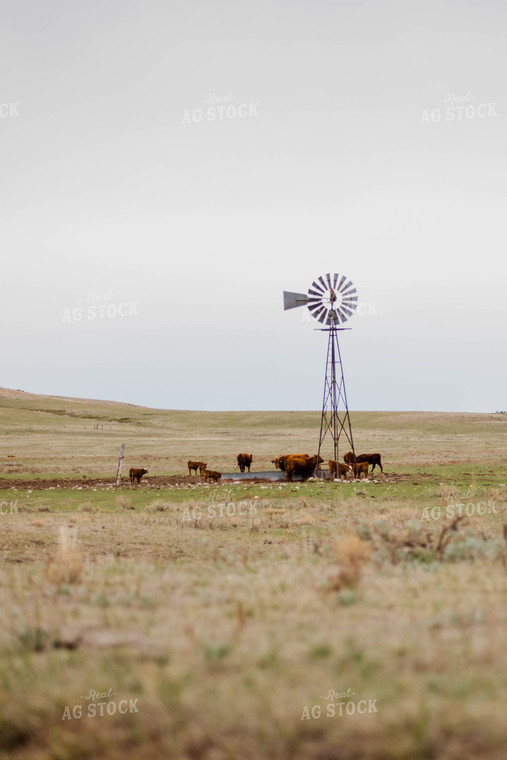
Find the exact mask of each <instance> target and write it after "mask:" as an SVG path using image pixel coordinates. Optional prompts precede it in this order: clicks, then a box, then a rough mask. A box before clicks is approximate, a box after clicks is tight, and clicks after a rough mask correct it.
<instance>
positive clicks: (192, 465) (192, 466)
mask: <svg viewBox="0 0 507 760" xmlns="http://www.w3.org/2000/svg"><path fill="white" fill-rule="evenodd" d="M207 466H208V465H207V463H206V462H192V461H191V460H189V461H188V462H187V467H188V474H189V475H191V474H192V470H195V474H196V475H197V470H199V471H200V473H201V475H202V472H203V470H205V469H206V467H207Z"/></svg>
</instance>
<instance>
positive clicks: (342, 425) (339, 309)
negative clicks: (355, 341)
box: [283, 274, 357, 461]
mask: <svg viewBox="0 0 507 760" xmlns="http://www.w3.org/2000/svg"><path fill="white" fill-rule="evenodd" d="M298 306H307V307H308V310H309V312H310V314H311V315H312V317H314V318H315V319H316V320H317V321H318V322H320V323H321V324H323V325H326V327H319V328H316V329H318V330H320V331H321V332H327V333H328V341H327V354H326V371H325V375H324V394H323V398H322V414H321V419H320V436H319V448H318V454H319V456H320V453H321V449H322V448H323V444H324V440H325V438H326V436H328V435H329V436H330V437H331V438H332V441H333V459H336V461H338V456H339V443H340V438H341V437H342V436H344V437H345V438H346V440H347V441H348V444H349V447H350V449H351V451H352V452H353V453H354V455H355V450H354V441H353V438H352V426H351V424H350V415H349V406H348V402H347V392H346V390H345V377H344V374H343V363H342V358H341V352H340V343H339V341H338V333H339V332H340V331H342V330H350V329H351V328H350V327H340V325H342V324H343V323H344V322H346V321H347V319H349V317H351V316H352V314H353V313H354V311H355V309H356V307H357V291H356V289H355V287H354V284H353V283H352V282H351V281H350V280H348V279H347V278H346V277H345V276H343V275H342V276H340V275H339V274H326V275H325V276H324V277H318V278H317V279H316V280H314V281H313V282H312V284H311V287H309V288H308V292H307V293H306V294H305V293H292V292H289V291H287V290H284V293H283V308H284V310H285V311H287V310H288V309H295V308H296V307H298Z"/></svg>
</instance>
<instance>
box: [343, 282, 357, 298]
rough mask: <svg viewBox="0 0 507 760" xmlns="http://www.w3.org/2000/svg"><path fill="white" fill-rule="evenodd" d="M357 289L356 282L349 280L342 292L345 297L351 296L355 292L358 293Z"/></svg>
mask: <svg viewBox="0 0 507 760" xmlns="http://www.w3.org/2000/svg"><path fill="white" fill-rule="evenodd" d="M356 292H357V291H356V289H355V287H354V284H353V283H352V282H349V283H348V284H347V285H345V287H343V288H342V290H341V294H342V296H343V297H344V298H345V297H346V296H350V295H352V294H353V293H356Z"/></svg>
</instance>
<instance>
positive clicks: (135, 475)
mask: <svg viewBox="0 0 507 760" xmlns="http://www.w3.org/2000/svg"><path fill="white" fill-rule="evenodd" d="M343 459H344V461H345V464H342V463H341V462H337V461H336V460H335V459H330V460H329V462H328V467H329V477H330V479H331V480H334V479H335V478H336V477H338V478H340V480H344V479H346V478H347V475H353V476H354V477H356V478H361V475H364V477H365V478H366V477H368V469H369V466H370V465H372V468H371V472H373V470H374V469H375V467H376V466H377V465H378V466H379V467H380V471H381V472H384V469H383V467H382V461H381V456H380V454H359V455H358V456H354V454H353V452H352V451H348V452H347V453H346V454H344V456H343ZM323 461H324V460H323V459H322V457H320V456H318V455H317V454H314V456H310V455H309V454H284V455H282V456H280V457H277V458H276V459H273V460H272V464H274V465H275V467H276V468H277V469H279V470H281V471H282V472H285V480H286V481H287V482H288V483H291V482H292V478H293V477H294V476H295V475H297V476H300V477H301V478H302V479H303V480H308V478H310V477H312V475H313V474H314V472H315V470H316V469H317V466H318V465H320V463H321V462H323ZM237 462H238V467H239V469H240V471H241V472H245V469H248V472H250V466H251V464H252V462H253V456H252V454H238V456H237ZM187 467H188V474H189V475H192V471H194V472H195V474H196V475H197V470H199V474H200V476H201V478H203V479H204V480H205V481H206V482H207V481H209V480H211V481H213V482H214V483H218V482H219V481H220V479H221V477H222V473H221V472H217V471H216V470H208V464H207V462H201V461H194V460H192V459H189V461H188V462H187ZM147 472H148V470H146V469H144V468H143V469H136V468H134V467H131V468H130V471H129V478H130V485H131V486H133V485H135V484H136V483H137V485H140V484H141V478H142V477H143V475H146V473H147Z"/></svg>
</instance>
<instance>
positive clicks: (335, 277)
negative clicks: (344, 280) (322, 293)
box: [333, 274, 338, 290]
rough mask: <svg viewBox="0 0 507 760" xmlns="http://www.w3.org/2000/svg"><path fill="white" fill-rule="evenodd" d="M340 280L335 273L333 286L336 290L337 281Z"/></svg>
mask: <svg viewBox="0 0 507 760" xmlns="http://www.w3.org/2000/svg"><path fill="white" fill-rule="evenodd" d="M337 282H338V275H337V274H334V275H333V288H334V289H335V290H336V283H337Z"/></svg>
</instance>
